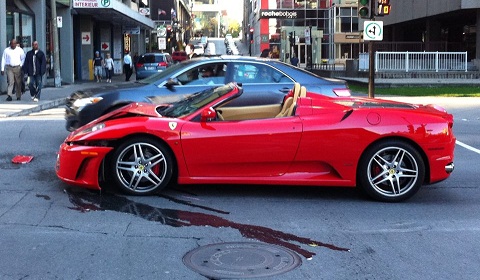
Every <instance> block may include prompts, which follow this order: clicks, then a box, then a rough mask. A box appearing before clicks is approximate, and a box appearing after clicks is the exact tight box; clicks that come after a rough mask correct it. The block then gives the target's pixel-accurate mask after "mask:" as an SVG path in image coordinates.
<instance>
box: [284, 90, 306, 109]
mask: <svg viewBox="0 0 480 280" xmlns="http://www.w3.org/2000/svg"><path fill="white" fill-rule="evenodd" d="M299 96H301V97H305V96H307V88H306V87H304V86H301V87H300V90H299V91H298V93H297V94H295V95H293V102H292V105H290V108H288V112H287V116H293V113H294V112H295V107H297V99H298V97H299Z"/></svg>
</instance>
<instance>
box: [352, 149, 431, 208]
mask: <svg viewBox="0 0 480 280" xmlns="http://www.w3.org/2000/svg"><path fill="white" fill-rule="evenodd" d="M357 175H358V176H357V178H358V183H359V187H360V188H361V189H362V190H363V191H365V192H366V194H367V195H369V196H370V197H371V198H373V199H376V200H379V201H385V202H398V201H403V200H406V199H408V198H410V197H412V196H413V195H414V194H415V193H416V192H417V191H418V190H419V189H420V187H421V186H422V184H423V181H424V179H425V163H424V161H423V158H422V156H421V155H420V153H419V152H418V150H417V149H416V148H414V147H413V146H412V145H410V144H408V143H406V142H404V141H397V140H389V141H384V142H381V143H378V144H375V145H373V146H372V147H370V148H368V149H367V150H366V151H365V153H364V154H363V156H362V158H361V159H360V163H359V165H358V171H357Z"/></svg>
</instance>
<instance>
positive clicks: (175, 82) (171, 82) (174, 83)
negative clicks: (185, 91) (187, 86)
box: [165, 78, 180, 89]
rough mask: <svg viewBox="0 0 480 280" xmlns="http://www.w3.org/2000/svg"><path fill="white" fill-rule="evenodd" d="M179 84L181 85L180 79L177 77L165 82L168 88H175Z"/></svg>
mask: <svg viewBox="0 0 480 280" xmlns="http://www.w3.org/2000/svg"><path fill="white" fill-rule="evenodd" d="M178 85H180V82H179V81H178V79H177V78H170V79H168V81H167V83H166V84H165V86H166V87H167V88H168V89H173V88H174V86H178Z"/></svg>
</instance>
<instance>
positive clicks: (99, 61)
mask: <svg viewBox="0 0 480 280" xmlns="http://www.w3.org/2000/svg"><path fill="white" fill-rule="evenodd" d="M93 67H94V72H95V77H96V78H97V83H99V82H101V81H102V74H103V73H102V72H103V67H104V62H103V57H102V56H101V55H100V52H99V51H96V52H95V57H93Z"/></svg>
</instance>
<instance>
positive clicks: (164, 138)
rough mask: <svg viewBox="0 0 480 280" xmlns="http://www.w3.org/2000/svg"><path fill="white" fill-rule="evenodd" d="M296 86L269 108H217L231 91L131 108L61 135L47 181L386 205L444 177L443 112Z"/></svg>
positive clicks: (234, 95)
mask: <svg viewBox="0 0 480 280" xmlns="http://www.w3.org/2000/svg"><path fill="white" fill-rule="evenodd" d="M296 88H300V90H295V91H294V92H293V93H292V95H291V96H289V97H288V98H287V99H286V101H285V102H283V103H279V104H271V105H258V106H235V107H232V106H226V105H227V104H228V105H230V104H231V103H232V102H234V101H235V100H237V99H241V98H243V94H244V92H243V90H242V88H240V87H239V86H237V85H236V84H234V83H229V84H227V85H223V86H220V87H215V88H209V89H206V90H203V91H199V92H197V93H195V94H192V95H190V96H188V97H186V98H185V99H182V100H179V101H177V102H174V103H163V104H162V103H161V102H160V103H157V104H148V103H132V104H130V105H127V106H125V107H122V108H120V109H118V110H115V111H113V112H111V113H109V114H107V115H104V116H102V117H100V118H98V119H97V120H95V121H93V122H91V123H89V124H88V125H86V126H84V127H82V128H81V129H79V130H77V131H75V132H73V133H71V134H70V135H69V136H68V137H67V138H66V139H65V141H64V143H63V144H62V145H61V147H60V150H59V152H58V159H57V164H56V173H57V176H58V177H59V178H60V179H61V180H63V181H65V182H67V183H69V184H74V185H78V186H81V187H85V188H91V189H95V190H100V189H102V187H103V186H105V185H115V186H117V187H118V188H119V189H120V190H122V191H124V192H125V193H128V194H136V195H146V194H153V193H155V192H158V191H160V190H161V189H163V188H165V187H167V186H169V184H170V183H171V182H172V181H175V182H176V183H178V184H268V185H275V186H278V185H295V186H346V187H355V186H358V187H359V188H361V189H362V190H363V191H365V192H366V193H367V194H368V195H370V196H371V197H372V198H373V199H376V200H380V201H387V202H396V201H402V200H405V199H408V198H410V197H411V196H413V195H414V194H415V193H416V192H417V191H418V190H419V188H420V187H421V186H422V185H423V184H426V183H435V182H438V181H441V180H444V179H446V178H448V177H449V175H450V173H451V172H452V171H453V169H454V165H453V159H454V148H455V136H454V135H453V131H452V127H453V116H452V115H451V114H448V113H447V112H446V111H445V110H444V109H442V108H440V107H438V106H433V105H426V106H424V105H412V104H407V103H400V102H394V101H386V100H380V99H369V98H357V97H339V98H332V97H326V96H322V95H319V94H312V93H307V89H306V88H305V87H302V86H301V85H299V84H297V85H296ZM250 97H252V96H251V95H249V96H247V99H248V98H250Z"/></svg>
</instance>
